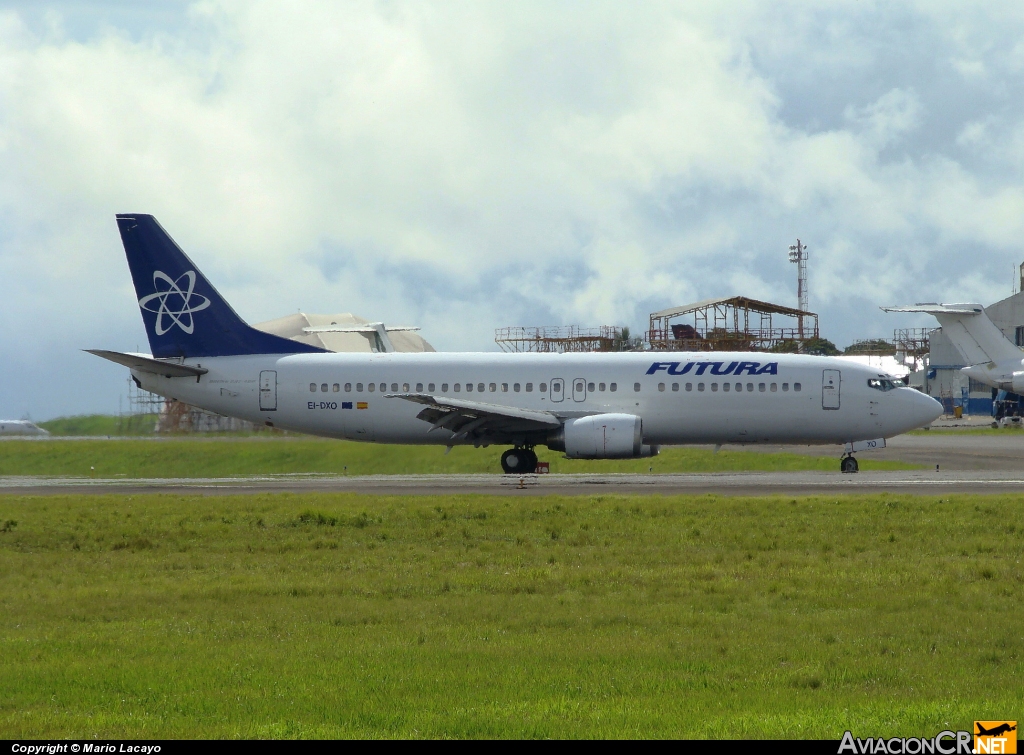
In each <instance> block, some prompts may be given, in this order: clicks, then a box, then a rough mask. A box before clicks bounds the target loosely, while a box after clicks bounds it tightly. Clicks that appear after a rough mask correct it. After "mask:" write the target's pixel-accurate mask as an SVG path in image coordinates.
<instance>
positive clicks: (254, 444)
mask: <svg viewBox="0 0 1024 755" xmlns="http://www.w3.org/2000/svg"><path fill="white" fill-rule="evenodd" d="M503 450H504V449H503V448H486V449H484V448H480V449H477V448H472V447H465V446H463V447H457V448H454V449H452V451H451V453H449V454H447V455H446V454H445V452H444V448H443V447H439V446H393V445H378V444H367V443H355V442H347V441H331V440H310V439H290V438H267V439H256V438H249V439H230V438H221V439H200V438H187V439H159V440H109V441H108V440H96V441H89V440H75V441H72V440H68V441H61V440H48V441H17V440H10V441H4V442H3V443H2V444H0V475H57V476H62V475H64V476H94V477H115V476H118V475H123V476H126V477H223V476H231V475H251V474H288V473H303V472H308V473H325V474H349V475H366V474H443V473H475V472H489V473H497V472H500V470H501V466H500V465H499V462H498V460H499V457H500V456H501V453H502V451H503ZM538 455H539V456H540V458H541V460H542V461H548V462H550V464H551V471H552V472H553V473H597V472H647V471H648V470H653V471H654V472H656V473H657V472H728V471H802V470H826V471H836V470H837V469H838V467H839V464H838V455H839V454H838V453H837V454H836V458H832V457H820V456H804V455H801V454H790V453H774V454H764V453H757V452H753V451H725V450H723V451H721V452H719V453H717V454H715V453H714V452H713V451H711V450H707V449H700V448H668V449H664V450H663V451H662V453H661V455H659V456H657V457H655V458H653V459H629V460H621V461H620V460H614V461H613V460H598V461H581V460H568V459H565V458H563V457H562V455H561V454H559V453H556V452H553V451H548V450H547V449H545V448H540V449H538ZM346 467H347V469H346ZM861 468H862V469H865V470H871V469H914V468H916V467H914V466H913V465H910V464H904V463H901V462H893V461H875V460H871V459H862V460H861Z"/></svg>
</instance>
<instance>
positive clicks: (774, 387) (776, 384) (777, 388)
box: [772, 383, 779, 393]
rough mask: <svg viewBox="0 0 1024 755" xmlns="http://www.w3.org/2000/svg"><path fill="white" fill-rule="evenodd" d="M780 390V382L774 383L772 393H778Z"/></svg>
mask: <svg viewBox="0 0 1024 755" xmlns="http://www.w3.org/2000/svg"><path fill="white" fill-rule="evenodd" d="M778 391H779V384H778V383H772V393H778Z"/></svg>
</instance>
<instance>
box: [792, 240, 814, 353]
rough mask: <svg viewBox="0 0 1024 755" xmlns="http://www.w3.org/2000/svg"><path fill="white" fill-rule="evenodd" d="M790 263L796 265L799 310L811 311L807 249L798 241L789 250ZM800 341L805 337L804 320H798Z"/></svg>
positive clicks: (801, 318)
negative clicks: (808, 295)
mask: <svg viewBox="0 0 1024 755" xmlns="http://www.w3.org/2000/svg"><path fill="white" fill-rule="evenodd" d="M789 261H790V262H795V263H796V266H797V267H796V271H797V272H796V298H797V301H798V302H799V304H798V308H799V309H800V311H801V312H807V311H809V309H810V307H808V305H807V247H806V246H804V245H803V244H802V243H800V239H797V240H796V244H795V245H793V246H791V247H790V248H789ZM798 322H799V326H798V327H799V330H800V339H801V340H803V337H804V318H803V316H801V317H800V318H799V319H798Z"/></svg>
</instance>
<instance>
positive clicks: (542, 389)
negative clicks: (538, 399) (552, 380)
mask: <svg viewBox="0 0 1024 755" xmlns="http://www.w3.org/2000/svg"><path fill="white" fill-rule="evenodd" d="M527 390H529V386H527ZM540 392H541V393H547V392H548V384H547V383H541V384H540Z"/></svg>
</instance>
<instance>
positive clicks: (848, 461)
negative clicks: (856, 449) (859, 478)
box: [839, 456, 860, 474]
mask: <svg viewBox="0 0 1024 755" xmlns="http://www.w3.org/2000/svg"><path fill="white" fill-rule="evenodd" d="M839 469H840V470H841V471H842V473H843V474H856V473H857V472H859V471H860V466H859V465H858V464H857V460H856V459H855V458H854V457H852V456H844V457H843V459H842V461H840V462H839Z"/></svg>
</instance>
